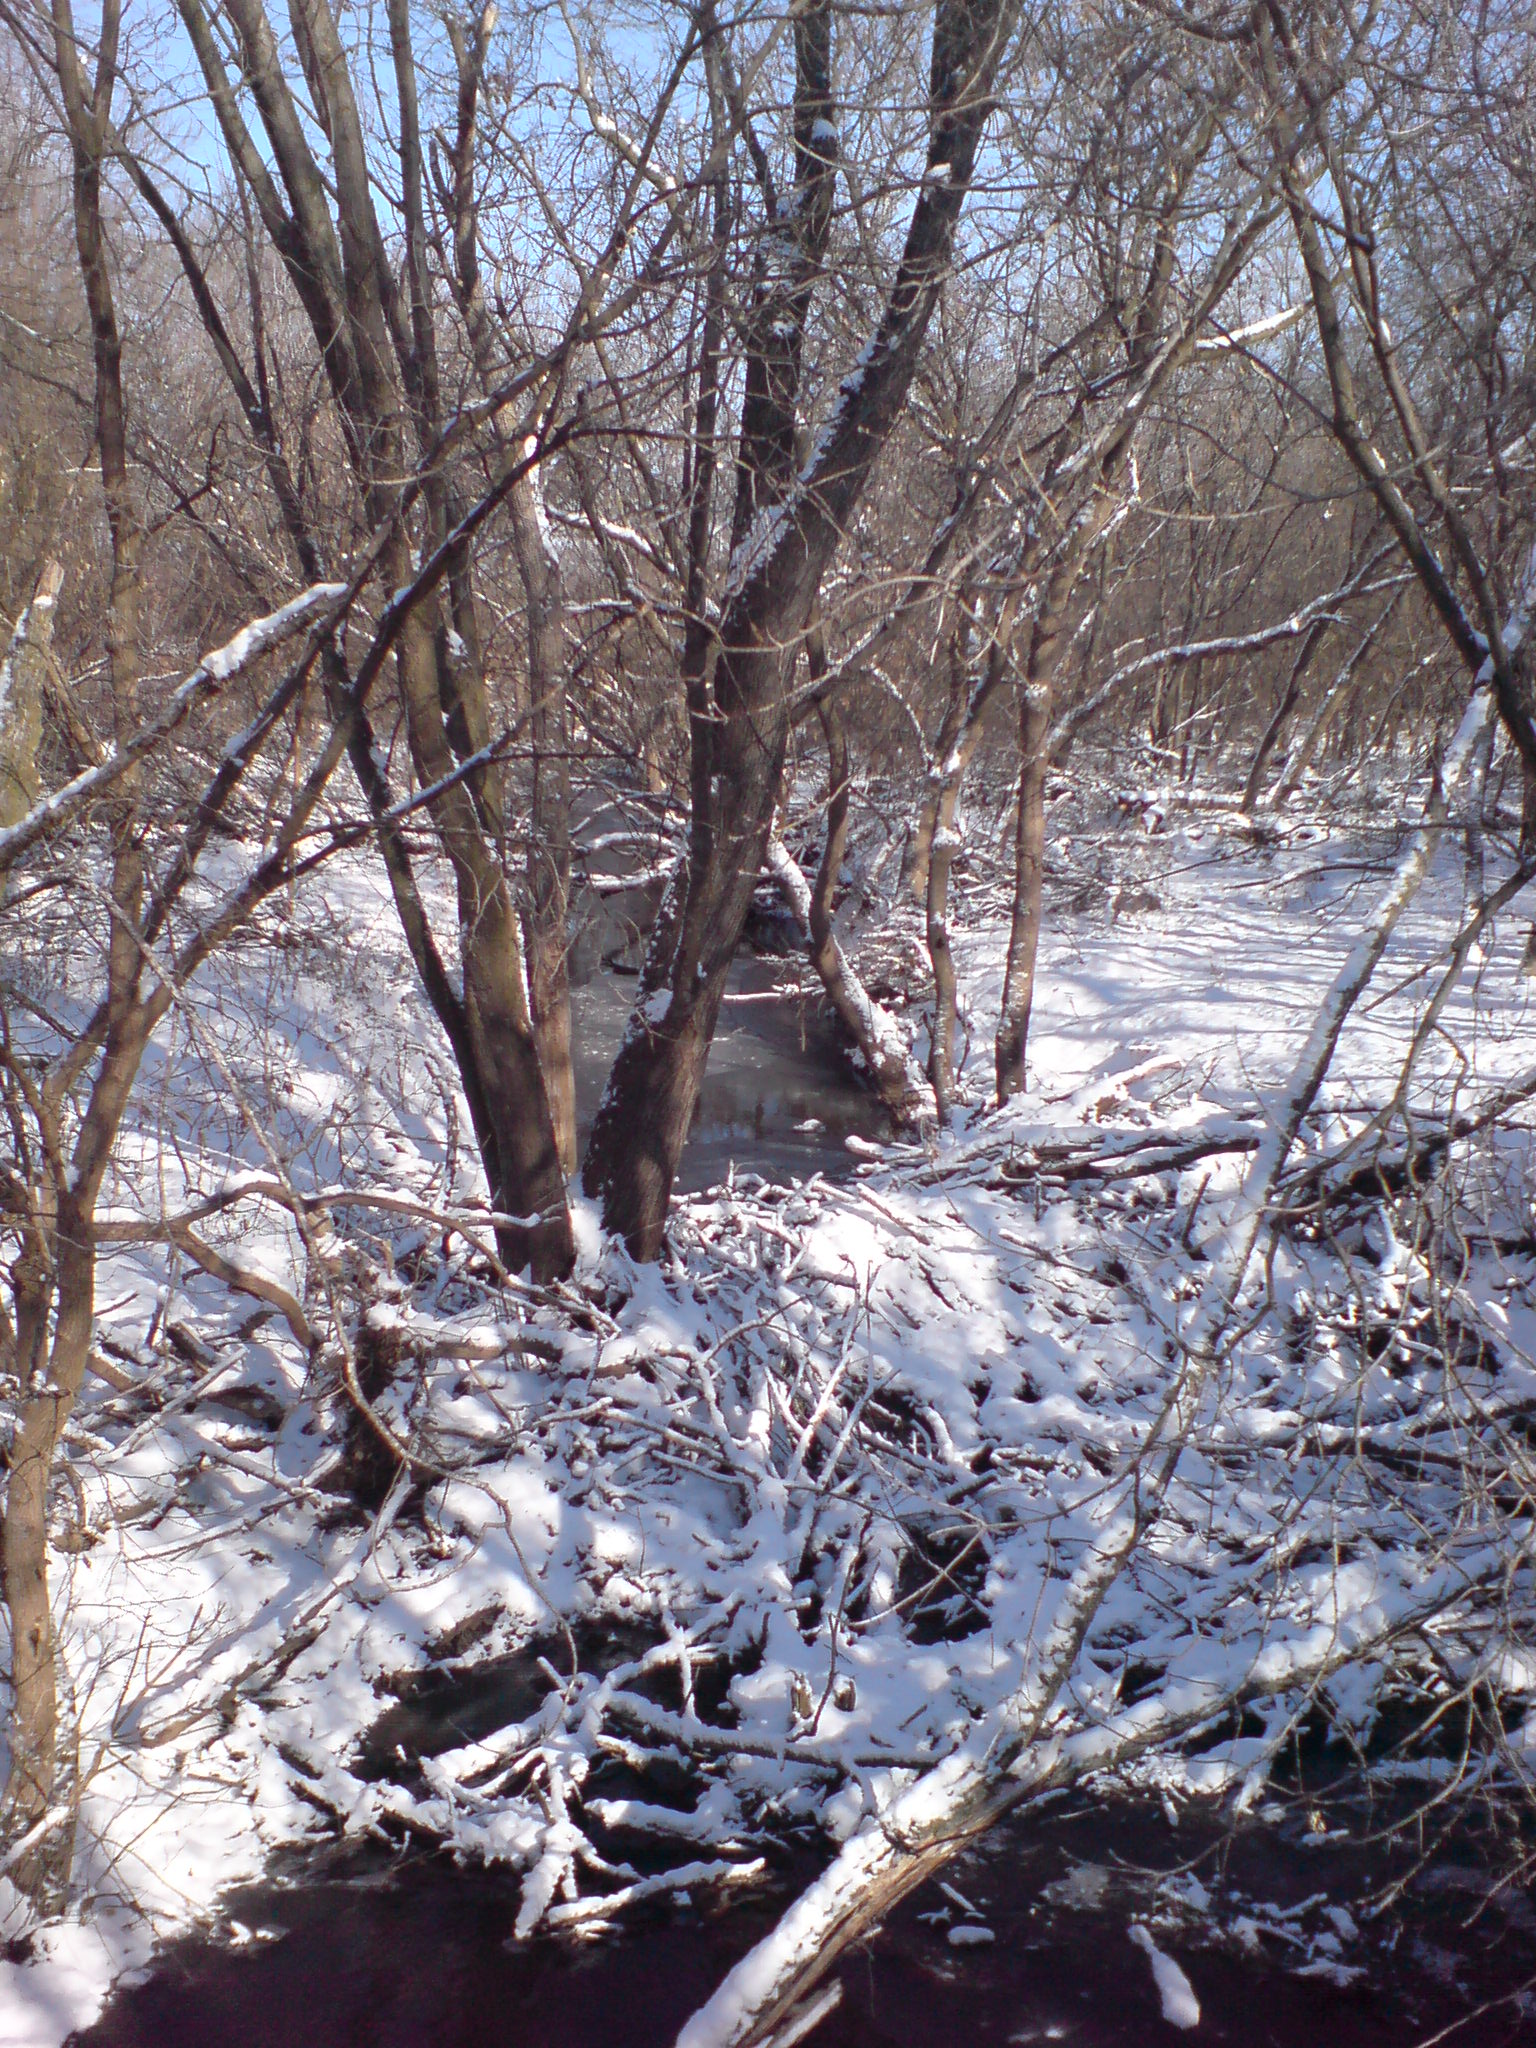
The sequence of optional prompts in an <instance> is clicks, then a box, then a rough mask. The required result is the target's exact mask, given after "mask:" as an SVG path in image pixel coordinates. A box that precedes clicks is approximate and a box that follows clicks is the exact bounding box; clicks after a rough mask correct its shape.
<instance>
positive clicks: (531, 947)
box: [507, 470, 576, 1174]
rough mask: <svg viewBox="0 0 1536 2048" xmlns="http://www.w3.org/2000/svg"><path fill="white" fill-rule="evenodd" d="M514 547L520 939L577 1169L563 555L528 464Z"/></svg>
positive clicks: (558, 1136) (560, 1132)
mask: <svg viewBox="0 0 1536 2048" xmlns="http://www.w3.org/2000/svg"><path fill="white" fill-rule="evenodd" d="M507 509H508V511H509V512H510V514H511V523H512V539H513V546H514V547H515V549H516V552H517V563H518V569H519V571H520V573H521V575H522V579H523V590H524V592H525V594H526V596H527V600H528V690H529V696H530V699H531V703H530V707H529V726H530V731H531V734H532V741H533V800H532V806H531V813H530V817H529V830H528V906H527V909H526V911H525V912H524V917H523V937H524V947H525V952H526V957H527V961H528V1000H529V1006H530V1009H531V1011H532V1019H533V1035H534V1042H535V1044H536V1045H537V1047H538V1055H539V1065H540V1068H541V1070H542V1072H543V1075H544V1085H545V1088H546V1090H547V1091H548V1094H549V1108H550V1116H551V1119H552V1121H553V1124H554V1135H555V1144H556V1147H557V1149H558V1151H559V1154H560V1165H561V1168H562V1170H563V1171H564V1172H565V1173H566V1174H573V1173H574V1172H575V1171H576V1081H575V1075H574V1073H573V1071H572V1067H571V984H570V972H569V955H570V937H569V912H570V898H571V770H570V758H569V755H570V714H569V707H568V703H567V691H566V666H565V631H564V623H565V603H564V597H563V593H562V589H561V578H560V561H559V557H558V556H557V555H556V553H555V550H554V547H553V544H552V543H551V540H550V535H549V528H548V526H547V524H546V523H545V519H544V502H543V491H542V488H541V486H540V483H539V476H538V471H537V470H531V471H530V472H529V474H528V476H527V477H526V478H525V479H524V480H523V482H522V483H521V484H520V485H518V486H517V487H516V488H515V489H514V490H513V491H512V492H511V494H510V496H509V497H508V500H507Z"/></svg>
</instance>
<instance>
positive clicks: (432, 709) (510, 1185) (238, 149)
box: [178, 0, 575, 1280]
mask: <svg viewBox="0 0 1536 2048" xmlns="http://www.w3.org/2000/svg"><path fill="white" fill-rule="evenodd" d="M178 7H179V11H180V13H181V16H182V19H183V21H184V22H185V24H186V26H187V29H188V33H189V36H190V37H191V40H192V42H193V46H194V49H195V51H196V54H197V56H198V60H199V63H200V65H201V67H202V70H203V73H204V77H205V79H206V81H207V84H208V89H209V94H210V97H211V98H212V100H213V104H214V109H215V112H216V114H217V116H218V119H219V122H220V126H221V129H222V131H223V133H224V137H225V141H226V143H227V145H228V147H229V149H230V153H231V155H232V156H233V157H234V159H235V162H236V164H237V166H238V167H239V169H240V171H241V173H242V175H243V176H244V177H245V179H246V181H247V183H248V184H249V186H250V189H251V191H252V193H253V194H254V196H255V198H256V202H257V206H258V208H259V210H260V212H261V215H262V219H263V224H264V226H265V228H266V231H267V233H268V236H269V237H270V239H271V241H272V243H273V245H274V247H275V248H276V249H277V250H278V252H279V254H280V256H281V257H282V259H283V262H284V265H285V268H286V269H287V272H288V275H289V277H290V279H291V280H292V282H293V285H294V289H295V291H296V293H297V295H298V297H299V299H300V302H301V304H302V305H303V306H304V308H305V311H306V313H307V314H308V316H309V319H310V324H311V327H312V329H313V332H314V336H315V341H316V345H317V347H318V349H319V352H320V357H321V361H322V364H323V366H324V368H325V372H326V375H327V379H328V381H329V384H330V387H331V391H332V394H333V396H334V398H335V400H336V403H337V406H338V408H339V410H340V413H341V418H342V423H343V427H344V430H345V434H346V439H347V445H348V449H349V453H350V456H351V460H352V466H353V469H354V471H355V473H356V476H357V481H358V486H359V489H360V492H361V496H362V500H363V505H364V508H365V510H366V513H367V516H368V519H369V522H370V524H371V525H372V526H373V527H374V529H375V531H378V532H382V533H383V534H384V536H385V539H384V542H383V544H382V546H381V548H380V553H379V581H380V584H381V587H382V588H383V589H384V590H386V591H395V590H399V589H402V588H406V587H408V586H409V584H410V582H411V580H412V575H413V565H412V560H411V548H410V542H409V537H408V535H407V534H406V532H405V530H404V528H403V525H402V523H401V518H400V488H401V482H402V479H404V478H406V477H408V476H409V474H410V473H411V470H412V467H413V465H412V463H411V462H410V460H409V456H408V450H407V445H406V439H405V434H404V431H403V429H404V425H405V419H406V413H407V406H406V403H405V400H406V399H407V398H408V399H409V400H410V403H411V405H412V406H413V407H414V408H415V410H416V413H417V416H418V418H419V420H421V421H422V422H423V424H424V425H430V424H431V416H430V406H431V403H432V382H433V371H432V367H431V354H430V349H429V346H428V342H429V337H430V319H429V318H426V319H425V320H418V322H417V326H416V328H415V329H414V330H413V328H412V326H411V325H410V323H409V322H408V321H407V320H406V318H405V316H404V314H403V313H402V311H401V308H400V305H399V295H398V292H397V290H396V286H395V280H394V278H393V275H392V273H391V272H390V269H389V265H388V261H387V258H386V255H385V251H384V245H383V237H382V235H381V232H380V230H379V226H378V221H377V217H376V215H375V212H374V208H373V198H372V187H371V182H370V177H369V169H368V162H367V156H366V150H365V146H364V140H363V126H362V122H361V120H360V117H359V114H358V109H357V103H356V99H355V96H354V93H353V88H352V82H351V78H350V75H349V72H348V68H347V63H346V57H345V53H344V51H343V49H342V46H341V42H340V38H339V36H338V34H337V30H336V26H335V23H334V21H333V20H332V18H331V14H330V11H329V8H328V7H327V6H326V5H325V4H324V0H304V4H303V5H302V7H301V9H300V10H299V11H300V12H301V13H302V17H303V18H302V21H301V22H299V23H297V24H296V35H295V40H296V46H297V48H298V51H299V56H300V60H301V63H303V65H304V68H305V72H306V76H307V77H308V79H309V84H310V87H311V92H312V94H313V95H314V97H315V100H316V104H317V107H319V108H323V112H324V118H323V120H322V124H321V125H322V126H323V128H324V130H325V133H326V135H327V138H328V140H329V141H330V144H331V172H332V175H331V185H332V187H333V189H334V192H335V204H336V217H335V221H334V222H333V220H332V216H331V211H330V202H329V198H328V193H327V184H326V180H325V178H324V177H323V176H322V174H321V171H320V168H319V165H318V164H317V162H316V161H315V158H314V156H313V154H312V152H311V150H310V147H309V143H308V140H307V139H306V136H305V133H304V129H303V124H302V122H301V121H300V118H299V115H298V112H297V109H296V107H295V104H294V101H293V97H292V94H291V93H290V91H289V88H288V84H287V81H286V79H285V78H284V76H283V71H282V66H281V61H280V58H279V53H278V50H277V46H276V42H275V40H274V38H273V34H272V30H271V26H270V24H269V23H268V21H267V18H266V15H265V13H264V12H263V10H262V7H261V5H260V0H229V15H230V19H231V21H232V23H233V25H234V28H235V31H236V35H237V38H238V41H239V46H240V53H241V58H242V63H243V67H244V72H245V76H246V78H247V80H248V82H249V85H250V90H251V92H252V94H253V96H254V97H255V100H256V104H257V107H258V110H259V112H260V115H261V119H262V124H263V127H264V129H265V132H266V136H267V141H268V144H269V147H270V151H271V155H272V158H273V160H274V161H275V163H276V165H277V169H278V174H279V176H280V177H281V179H282V181H283V188H284V191H285V192H286V194H287V201H288V204H287V205H286V206H285V205H284V203H283V197H282V195H281V194H280V193H279V191H278V188H277V185H276V183H275V182H274V180H273V178H272V175H271V173H270V172H269V170H268V168H267V163H266V159H265V158H264V157H263V155H262V154H261V152H260V151H259V150H258V149H257V148H256V146H255V144H254V142H253V140H252V138H251V136H250V134H249V132H248V131H247V129H246V127H245V124H244V121H243V119H242V117H241V115H240V111H239V108H238V105H237V104H236V101H235V98H234V95H233V93H232V91H231V89H230V85H229V81H228V77H227V74H226V72H225V69H224V64H223V59H222V57H221V56H220V53H219V51H218V49H217V47H216V45H215V43H214V41H213V37H212V34H211V31H210V29H209V26H208V22H207V18H206V16H205V14H204V13H203V10H202V6H201V4H200V0H178ZM395 32H396V41H397V45H398V44H399V33H398V24H395ZM402 58H408V50H404V51H402ZM406 68H407V70H409V68H410V66H409V63H408V62H407V63H406ZM407 127H408V128H409V124H407ZM407 154H408V155H410V148H409V145H408V148H407ZM412 161H413V162H414V166H415V171H416V175H417V177H418V180H419V171H420V165H419V150H417V151H416V154H415V156H414V158H413V159H412ZM409 168H410V166H409V165H407V169H409ZM408 211H409V207H408ZM408 226H409V222H408ZM410 239H411V238H410V236H409V235H408V241H409V240H410ZM396 364H397V365H398V366H399V370H400V378H403V383H404V386H405V391H404V394H402V390H401V382H400V379H397V376H396V372H395V369H394V367H392V365H396ZM420 452H422V453H423V454H425V453H426V452H427V451H425V450H422V451H420ZM429 485H430V479H429ZM427 499H428V504H429V508H430V507H431V505H432V503H433V488H432V487H429V488H428V490H427ZM444 502H445V503H446V501H444ZM442 516H446V514H445V513H444V514H443V515H442ZM433 517H434V521H435V523H436V524H438V525H439V527H440V526H441V517H439V516H438V515H436V514H434V515H433ZM444 646H445V636H444V635H443V634H441V633H440V634H438V635H437V636H436V637H434V635H433V633H432V631H431V629H430V627H429V625H428V623H427V621H426V619H425V618H423V617H418V616H412V617H410V618H407V619H405V620H404V621H403V622H402V624H401V626H400V629H399V632H398V636H397V639H396V643H395V673H396V677H397V680H398V683H399V688H400V694H401V697H402V700H403V702H404V704H405V709H406V722H407V732H408V738H409V741H410V750H411V758H412V762H413V765H414V767H415V770H416V774H417V777H418V779H419V780H420V782H421V783H422V784H423V785H424V786H425V787H428V788H437V789H439V791H440V793H439V794H438V795H437V796H436V797H434V799H433V800H432V803H431V805H430V813H431V816H432V819H433V823H434V826H435V828H436V830H437V833H438V836H439V840H440V843H441V845H442V848H443V851H444V853H445V855H446V856H447V859H448V862H449V865H450V868H451V870H452V873H453V877H454V883H455V890H456V896H457V910H458V919H457V922H458V935H459V951H460V956H461V959H462V963H463V995H462V999H459V998H457V997H455V998H454V1001H455V1003H456V1004H457V1006H458V1012H459V1015H458V1028H457V1030H456V1032H454V1033H452V1034H450V1042H451V1043H452V1045H453V1050H454V1054H455V1058H456V1060H457V1061H458V1063H459V1065H460V1069H461V1073H462V1074H463V1078H464V1083H465V1092H466V1095H467V1096H468V1098H469V1101H470V1106H471V1112H472V1114H473V1115H474V1117H475V1123H476V1135H477V1138H478V1139H479V1143H480V1151H481V1156H482V1160H483V1162H484V1165H485V1170H486V1176H487V1179H488V1181H489V1183H490V1186H491V1191H492V1196H493V1199H494V1200H495V1202H496V1206H497V1209H498V1210H499V1211H500V1212H501V1213H502V1215H503V1216H505V1217H508V1218H510V1219H520V1220H516V1221H512V1220H509V1221H506V1222H504V1223H502V1224H501V1225H499V1226H498V1241H499V1245H500V1250H501V1255H502V1257H503V1258H504V1259H505V1260H506V1262H507V1264H508V1265H509V1266H512V1267H514V1268H515V1267H520V1266H524V1265H527V1266H529V1267H530V1268H531V1270H532V1272H533V1275H534V1277H535V1278H536V1279H540V1280H547V1279H553V1278H557V1277H559V1276H560V1275H562V1274H564V1273H566V1272H568V1271H569V1270H570V1267H571V1265H572V1263H573V1262H574V1258H575V1243H574V1239H573V1237H572V1234H571V1225H570V1215H569V1211H568V1209H567V1206H566V1194H565V1176H564V1172H563V1170H562V1166H561V1157H560V1148H559V1143H558V1140H557V1137H556V1133H555V1126H554V1118H553V1115H552V1112H551V1107H550V1101H549V1096H548V1092H547V1090H546V1087H545V1081H544V1074H543V1070H542V1068H541V1064H540V1060H539V1051H538V1046H537V1043H536V1038H535V1032H534V1025H533V1019H532V1016H531V1014H530V1010H529V1002H528V996H527V994H526V992H525V982H524V973H523V959H522V953H521V927H520V920H519V917H518V913H517V906H516V904H515V902H514V900H513V897H512V892H511V889H510V886H509V883H508V878H507V875H506V873H505V871H504V868H503V866H502V861H501V851H500V843H501V837H502V831H501V812H502V797H501V791H500V787H499V776H498V774H497V772H496V771H495V770H494V769H492V768H490V767H489V766H487V767H486V768H484V769H479V770H477V771H476V773H475V774H474V776H473V777H470V778H463V777H460V776H458V775H456V773H455V768H456V764H457V762H458V760H460V759H462V758H463V756H464V754H465V753H467V752H470V751H473V750H476V749H478V748H480V747H482V746H484V744H485V742H486V740H487V738H488V737H489V716H488V712H487V708H486V702H485V696H484V688H483V679H482V678H480V677H479V676H478V674H476V675H473V676H471V675H468V674H465V675H457V676H456V675H455V674H454V673H453V671H452V669H451V667H450V665H449V664H447V663H446V662H445V661H444V660H442V659H441V658H440V655H441V653H442V651H443V649H444ZM456 748H457V751H456ZM368 772H369V776H370V780H376V779H377V776H378V775H379V774H380V773H381V772H382V771H380V770H378V768H377V764H375V765H374V768H373V769H372V770H371V771H368ZM400 852H401V849H399V848H398V847H397V848H396V850H395V853H396V857H395V858H394V859H393V860H389V857H388V854H386V859H387V861H388V864H389V869H390V874H391V880H392V882H398V881H401V880H403V871H402V866H401V861H400V858H399V854H400ZM396 900H397V905H398V904H399V903H400V893H399V890H398V889H397V891H396ZM406 909H407V910H408V911H409V912H410V915H411V918H412V922H413V923H414V924H417V925H419V924H421V923H422V922H424V917H423V915H422V914H421V906H420V900H419V897H416V896H415V894H414V890H412V891H411V892H410V897H409V900H408V902H407V905H406ZM421 937H422V933H421V932H420V931H419V930H418V932H417V941H418V943H417V945H415V946H413V952H418V951H420V950H422V949H421V946H420V940H421ZM432 951H433V953H434V954H435V948H433V949H432ZM430 993H431V990H430V989H429V994H430ZM446 993H448V991H446V990H440V991H439V995H440V996H441V995H443V994H446Z"/></svg>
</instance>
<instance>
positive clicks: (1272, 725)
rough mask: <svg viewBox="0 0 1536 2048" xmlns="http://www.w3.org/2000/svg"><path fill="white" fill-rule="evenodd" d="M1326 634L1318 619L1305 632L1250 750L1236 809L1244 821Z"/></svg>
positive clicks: (1254, 802) (1250, 814)
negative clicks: (1272, 710) (1272, 709)
mask: <svg viewBox="0 0 1536 2048" xmlns="http://www.w3.org/2000/svg"><path fill="white" fill-rule="evenodd" d="M1327 632H1328V621H1327V620H1326V619H1318V620H1317V621H1316V622H1315V623H1314V624H1313V625H1312V627H1311V628H1310V630H1309V631H1308V633H1307V637H1306V638H1305V640H1303V641H1302V643H1301V646H1300V648H1299V649H1298V650H1297V654H1296V659H1295V660H1294V661H1293V662H1292V663H1291V673H1290V675H1289V676H1288V677H1287V679H1286V685H1285V688H1284V690H1283V691H1282V692H1281V694H1280V702H1279V703H1278V704H1277V705H1276V706H1275V715H1274V717H1273V718H1271V719H1270V721H1269V723H1268V725H1266V726H1265V728H1264V734H1263V737H1262V738H1261V739H1260V741H1259V744H1258V746H1257V747H1256V748H1255V749H1254V755H1253V762H1252V765H1251V766H1250V768H1249V770H1248V780H1247V781H1246V782H1245V783H1244V784H1243V798H1242V802H1241V804H1240V805H1239V806H1238V808H1239V809H1240V810H1241V811H1242V813H1243V815H1244V816H1245V817H1251V816H1252V815H1253V810H1254V806H1255V805H1256V804H1257V803H1258V801H1259V791H1260V790H1261V789H1262V788H1263V787H1264V771H1265V769H1266V768H1267V767H1268V766H1269V761H1270V756H1271V755H1272V754H1273V753H1274V751H1275V747H1276V745H1277V744H1278V742H1279V739H1280V735H1281V733H1282V732H1283V731H1284V729H1285V722H1286V720H1287V719H1288V718H1289V717H1290V715H1291V713H1292V712H1293V711H1294V710H1295V709H1296V703H1297V700H1298V698H1299V697H1300V696H1301V686H1302V683H1303V682H1304V681H1305V679H1306V673H1307V669H1308V667H1309V666H1310V664H1311V661H1312V657H1313V655H1314V654H1315V653H1316V652H1317V650H1318V648H1319V647H1320V646H1321V645H1322V643H1323V640H1324V638H1325V637H1326V635H1327Z"/></svg>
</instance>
